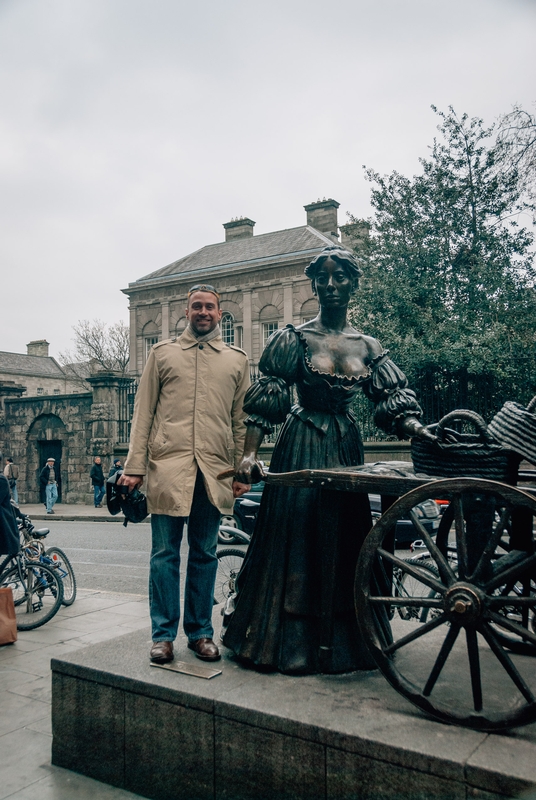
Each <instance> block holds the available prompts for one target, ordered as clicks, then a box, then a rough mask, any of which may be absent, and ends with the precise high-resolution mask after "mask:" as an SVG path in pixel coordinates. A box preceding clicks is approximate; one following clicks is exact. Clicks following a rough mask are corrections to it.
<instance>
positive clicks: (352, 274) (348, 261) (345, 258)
mask: <svg viewBox="0 0 536 800" xmlns="http://www.w3.org/2000/svg"><path fill="white" fill-rule="evenodd" d="M328 259H331V260H332V261H335V262H337V264H338V265H339V266H340V267H341V268H342V269H343V270H344V271H345V273H346V275H347V276H348V278H349V279H350V280H351V281H352V294H353V293H354V292H355V291H357V288H358V286H359V278H360V277H361V276H362V274H363V272H362V270H361V269H360V267H359V264H358V263H357V260H356V258H355V256H353V255H352V254H351V253H350V252H348V250H344V248H342V247H339V246H338V245H329V246H328V247H324V249H323V250H322V251H321V252H320V253H319V254H318V255H317V256H316V258H313V260H312V261H311V263H310V264H308V265H307V266H306V267H305V270H304V272H305V274H306V275H307V277H308V278H309V280H310V281H311V286H312V288H313V292H314V293H315V294H316V293H317V292H316V276H317V275H318V271H319V270H320V268H321V267H322V266H323V265H324V264H325V263H326V261H327V260H328Z"/></svg>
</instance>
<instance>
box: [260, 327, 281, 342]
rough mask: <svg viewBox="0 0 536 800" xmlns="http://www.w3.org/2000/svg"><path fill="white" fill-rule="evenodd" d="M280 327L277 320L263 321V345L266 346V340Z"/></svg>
mask: <svg viewBox="0 0 536 800" xmlns="http://www.w3.org/2000/svg"><path fill="white" fill-rule="evenodd" d="M277 328H278V324H277V322H263V323H262V346H263V347H266V342H267V341H268V339H269V338H270V336H271V335H272V333H274V332H275V331H276V330H277Z"/></svg>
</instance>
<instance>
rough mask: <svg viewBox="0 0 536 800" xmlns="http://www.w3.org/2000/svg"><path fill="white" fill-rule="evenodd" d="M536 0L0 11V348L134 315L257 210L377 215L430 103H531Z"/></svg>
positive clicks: (11, 2) (12, 5) (282, 220)
mask: <svg viewBox="0 0 536 800" xmlns="http://www.w3.org/2000/svg"><path fill="white" fill-rule="evenodd" d="M535 33H536V2H535V0H322V1H320V0H265V2H262V3H261V2H257V0H247V1H246V0H203V2H195V1H194V0H188V1H187V2H186V1H185V0H0V76H1V77H0V137H1V148H0V186H1V195H0V265H1V270H2V289H1V291H2V303H1V309H2V324H1V332H2V333H1V336H0V350H8V351H13V352H26V347H25V346H26V343H27V342H29V341H30V340H32V339H42V338H46V339H47V340H48V341H49V342H50V344H51V351H50V352H51V355H57V354H58V351H60V350H64V349H65V348H68V347H70V346H71V339H72V325H74V324H75V323H76V322H77V321H78V320H79V319H94V318H100V319H102V320H104V321H106V322H115V321H117V320H119V319H123V320H125V321H127V320H128V301H127V298H126V297H125V295H123V294H122V293H121V292H120V290H121V289H122V288H124V287H126V286H127V285H128V283H129V282H132V281H134V280H136V279H137V278H139V277H141V276H142V275H145V274H147V273H148V272H152V271H153V270H156V269H159V268H160V267H162V266H164V265H166V264H169V263H170V262H171V261H174V260H175V259H177V258H179V257H181V256H183V255H186V254H188V253H190V252H192V251H193V250H196V249H198V248H199V247H202V246H203V245H205V244H212V243H214V242H218V241H223V239H224V231H223V228H222V224H223V223H224V222H227V221H229V220H230V219H231V218H232V217H237V216H241V215H244V216H249V217H251V218H252V219H254V220H255V221H256V223H257V224H256V226H255V233H256V234H260V233H266V232H268V231H272V230H280V229H282V228H291V227H295V226H298V225H303V224H305V212H304V210H303V206H304V205H305V204H306V203H310V202H312V201H314V200H316V199H317V198H319V197H320V198H323V197H333V198H335V199H336V200H338V201H339V202H340V204H341V207H340V209H339V222H340V223H342V222H344V220H345V216H346V212H348V211H349V212H351V213H353V214H355V215H356V216H367V215H368V214H369V212H370V208H369V202H368V198H369V193H370V185H369V184H368V183H367V182H366V181H365V180H364V177H363V169H362V165H363V164H365V165H367V166H369V167H373V168H374V169H376V170H377V171H379V172H380V173H388V172H390V171H392V170H395V169H396V170H398V171H399V172H402V173H404V174H406V175H413V174H415V173H416V172H418V171H419V164H418V158H419V156H425V155H426V153H427V147H428V146H429V145H430V144H431V142H432V139H433V137H434V134H435V126H436V125H437V122H438V120H437V118H436V116H435V115H434V114H433V112H432V111H431V110H430V104H431V103H434V104H435V105H436V106H438V107H439V108H440V109H443V110H447V107H448V106H449V105H453V106H454V108H455V109H456V111H457V112H459V113H462V112H464V111H465V112H467V113H468V114H469V115H470V116H480V117H483V118H484V120H485V122H486V123H491V122H493V121H494V120H495V119H496V118H497V117H498V115H499V114H501V113H503V112H507V111H509V110H510V109H511V107H512V105H513V104H514V103H521V104H522V105H523V106H524V107H525V108H526V109H527V110H530V111H532V112H533V111H534V105H533V103H534V100H536V97H535V94H536V93H535V91H534V85H535V78H536V74H535V73H536V70H535V61H536V58H535V53H536V47H535V44H534V43H535Z"/></svg>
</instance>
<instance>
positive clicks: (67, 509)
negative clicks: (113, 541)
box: [20, 503, 151, 524]
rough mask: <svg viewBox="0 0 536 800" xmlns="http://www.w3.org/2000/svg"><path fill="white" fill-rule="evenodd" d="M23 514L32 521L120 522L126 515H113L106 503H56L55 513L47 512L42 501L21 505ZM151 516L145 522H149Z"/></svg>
mask: <svg viewBox="0 0 536 800" xmlns="http://www.w3.org/2000/svg"><path fill="white" fill-rule="evenodd" d="M20 510H21V511H22V513H23V514H28V516H29V517H31V519H32V521H34V520H43V519H46V520H54V521H55V522H63V521H66V522H73V521H77V522H120V523H121V524H122V523H123V520H124V517H123V515H122V514H118V515H117V516H116V517H112V515H111V514H110V512H109V511H108V509H107V508H106V504H104V506H103V507H102V508H95V506H89V505H88V506H84V505H78V504H76V505H75V504H72V505H66V504H65V503H56V505H55V506H54V514H47V513H46V510H45V506H44V505H43V504H42V503H27V504H25V505H21V506H20ZM150 519H151V517H150V516H148V517H147V519H146V520H144V522H149V520H150Z"/></svg>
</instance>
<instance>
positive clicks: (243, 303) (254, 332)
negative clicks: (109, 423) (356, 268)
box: [123, 199, 365, 375]
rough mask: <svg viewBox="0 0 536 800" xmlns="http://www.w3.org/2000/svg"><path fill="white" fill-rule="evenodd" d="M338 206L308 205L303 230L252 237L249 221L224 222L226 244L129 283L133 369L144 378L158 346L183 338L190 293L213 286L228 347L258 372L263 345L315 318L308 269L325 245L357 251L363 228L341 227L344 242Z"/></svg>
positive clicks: (329, 202)
mask: <svg viewBox="0 0 536 800" xmlns="http://www.w3.org/2000/svg"><path fill="white" fill-rule="evenodd" d="M338 207H339V203H337V201H336V200H332V199H328V200H326V199H324V200H319V201H317V202H316V203H311V204H309V205H306V206H304V208H305V211H306V215H307V216H306V224H305V225H303V226H300V227H298V228H288V229H286V230H282V231H274V232H272V233H265V234H261V235H260V236H254V235H253V228H254V226H255V222H254V221H253V220H251V219H249V218H248V217H242V218H240V219H233V220H231V221H230V222H227V223H225V224H224V226H223V227H224V230H225V241H224V242H220V243H218V244H212V245H206V246H205V247H202V248H200V249H199V250H196V251H195V252H194V253H190V254H189V255H187V256H184V257H182V258H179V259H178V260H177V261H174V262H173V263H172V264H169V265H168V266H167V267H163V268H162V269H159V270H157V271H156V272H152V273H150V274H149V275H145V276H144V277H143V278H140V279H139V280H137V281H134V282H133V283H130V284H129V286H128V288H127V289H123V291H124V293H125V294H126V295H128V297H129V299H130V335H131V348H130V353H131V360H130V371H131V373H132V374H136V375H139V374H141V371H142V370H143V367H144V364H145V361H146V359H147V353H148V352H149V350H150V348H151V347H152V345H153V344H155V343H156V342H158V341H160V340H162V339H167V338H169V337H173V336H176V335H179V334H180V333H182V331H183V330H184V328H185V327H186V317H185V315H184V311H185V308H186V305H187V291H188V289H189V288H190V287H191V286H193V285H195V284H196V283H211V284H213V285H214V286H216V287H217V289H218V291H219V292H220V293H221V307H222V310H223V317H222V322H221V328H222V334H223V338H224V341H226V342H227V343H228V344H235V345H237V346H239V347H242V348H243V349H244V350H245V351H246V352H247V354H248V356H249V357H250V362H251V364H252V365H253V366H255V365H256V364H258V361H259V358H260V355H261V353H262V350H263V348H264V345H265V344H266V340H267V339H268V337H269V336H270V334H271V333H273V331H274V330H275V329H276V328H278V327H283V326H284V325H286V324H287V323H289V322H290V323H294V324H295V325H299V324H301V323H302V322H306V321H307V320H308V319H311V318H312V317H314V316H316V314H317V312H318V303H317V300H316V298H315V297H314V295H313V293H312V291H311V286H310V282H309V280H308V279H307V278H306V277H305V275H304V274H303V270H304V268H305V266H306V265H307V264H308V263H309V262H310V261H311V260H312V259H313V258H314V256H315V255H317V254H318V253H319V252H320V251H321V250H322V249H323V248H324V247H326V246H327V245H332V244H334V243H336V244H342V245H343V246H345V247H347V248H348V249H352V248H353V245H354V243H355V241H356V240H357V239H359V238H360V237H362V236H363V234H364V231H365V229H364V228H363V226H359V225H357V226H343V228H342V229H341V233H342V239H341V240H340V239H339V226H338V221H337V209H338Z"/></svg>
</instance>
